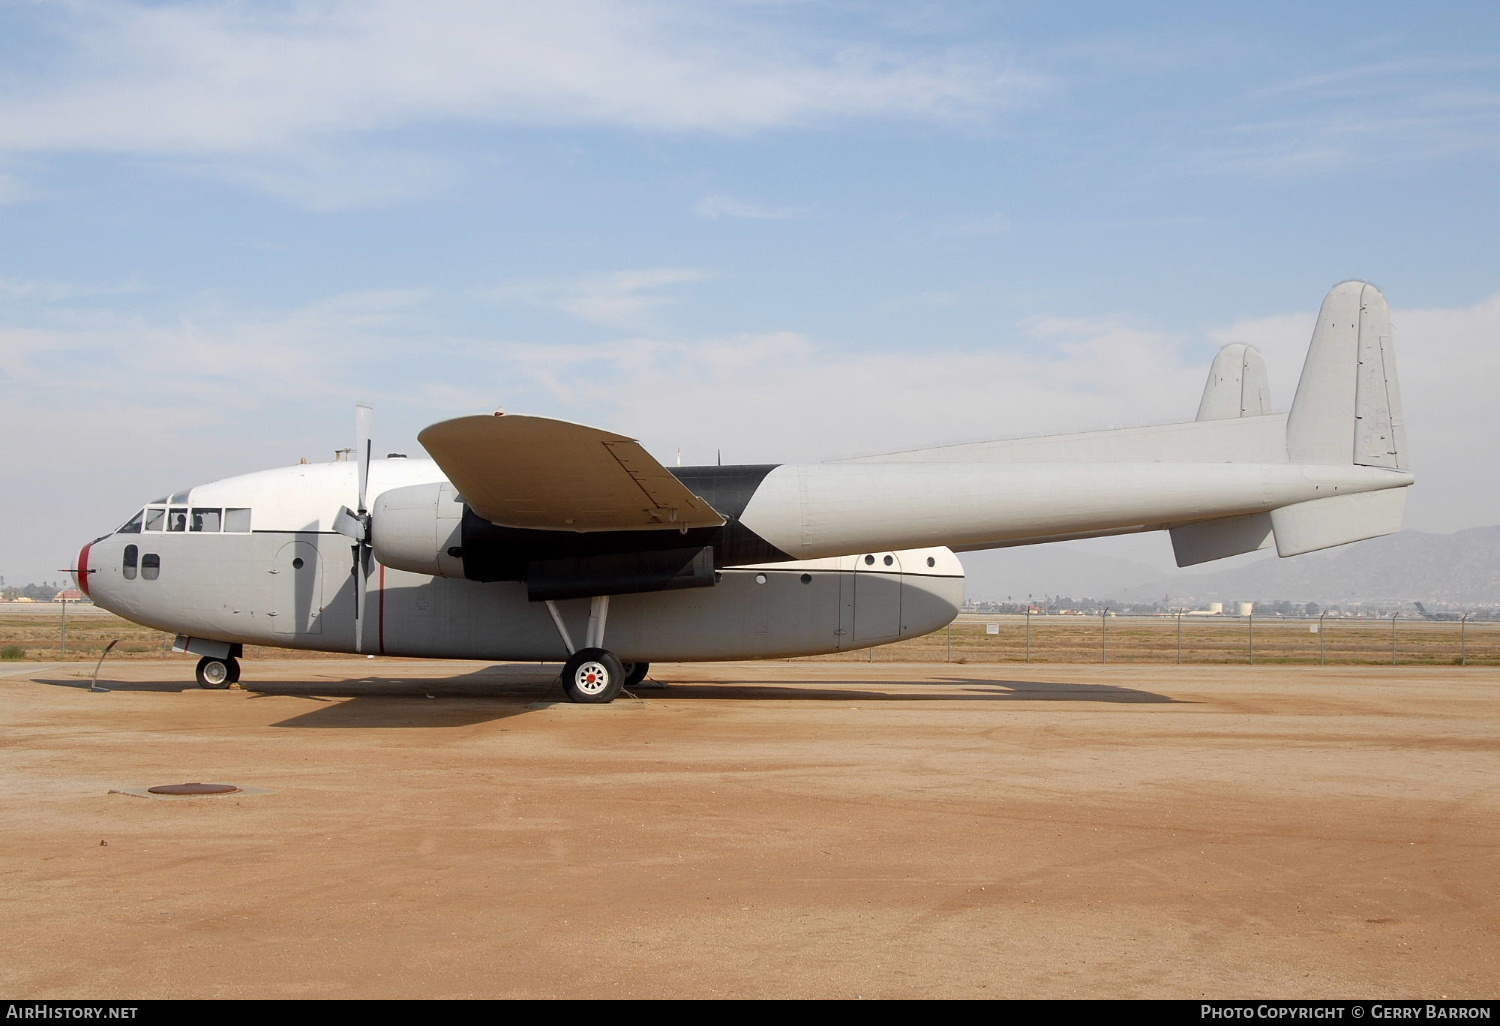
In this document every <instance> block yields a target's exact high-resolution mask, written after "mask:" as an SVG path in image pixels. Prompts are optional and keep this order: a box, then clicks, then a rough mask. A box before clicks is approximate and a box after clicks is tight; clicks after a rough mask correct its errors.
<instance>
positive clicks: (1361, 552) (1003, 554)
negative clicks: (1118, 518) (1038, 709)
mask: <svg viewBox="0 0 1500 1026" xmlns="http://www.w3.org/2000/svg"><path fill="white" fill-rule="evenodd" d="M1079 544H1081V543H1064V544H1062V545H1038V546H1030V547H1027V548H1021V549H1003V550H998V551H996V552H987V553H970V554H965V555H964V556H963V557H962V558H963V561H964V564H965V566H966V568H968V570H969V596H970V597H971V598H974V599H981V600H982V599H990V600H996V601H1004V600H1006V599H1009V598H1013V599H1014V600H1015V601H1022V600H1023V599H1024V598H1025V597H1026V596H1027V595H1028V594H1031V595H1035V596H1037V597H1040V596H1042V595H1069V596H1074V597H1080V598H1081V597H1084V596H1089V597H1094V598H1109V599H1116V600H1119V601H1121V602H1159V601H1161V600H1162V599H1163V597H1165V596H1170V600H1171V602H1172V603H1174V604H1175V603H1179V602H1196V603H1203V602H1236V601H1244V602H1271V601H1277V600H1287V601H1292V602H1317V603H1320V604H1322V605H1338V604H1350V603H1381V602H1385V603H1391V602H1396V603H1410V602H1422V603H1432V604H1436V605H1452V606H1464V605H1493V604H1500V525H1493V526H1489V527H1473V528H1469V529H1467V530H1463V531H1456V532H1454V533H1453V534H1429V533H1426V532H1423V531H1399V532H1397V533H1396V534H1392V535H1387V536H1386V537H1384V538H1374V539H1371V540H1369V541H1364V542H1357V543H1355V544H1353V545H1343V546H1339V547H1338V548H1333V549H1325V550H1323V551H1321V552H1311V553H1308V554H1306V555H1303V556H1292V557H1290V558H1288V559H1279V558H1277V556H1276V554H1275V552H1274V551H1270V552H1268V553H1257V554H1255V555H1253V556H1242V557H1236V558H1235V560H1233V561H1231V564H1233V563H1238V564H1239V565H1230V566H1228V567H1227V568H1224V569H1218V570H1214V569H1205V568H1203V567H1193V568H1190V569H1183V570H1179V569H1170V570H1163V569H1162V568H1160V567H1154V566H1151V565H1149V564H1146V563H1142V562H1137V561H1134V560H1128V559H1120V558H1116V557H1111V556H1107V555H1103V554H1101V553H1099V552H1097V551H1094V552H1089V551H1085V550H1082V549H1079V548H1077V547H1076V546H1077V545H1079ZM1069 545H1073V546H1075V547H1074V548H1071V549H1069V548H1068V546H1069Z"/></svg>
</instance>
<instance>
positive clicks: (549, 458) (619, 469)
mask: <svg viewBox="0 0 1500 1026" xmlns="http://www.w3.org/2000/svg"><path fill="white" fill-rule="evenodd" d="M417 440H418V441H420V442H421V443H422V445H423V447H425V448H426V449H427V451H428V453H430V454H431V456H432V458H433V460H435V461H436V462H437V465H438V466H439V467H441V468H442V470H443V473H444V474H446V475H448V480H450V481H452V482H453V485H454V487H456V488H457V489H458V490H459V492H460V493H462V495H463V498H464V501H465V502H466V503H467V504H468V505H469V508H470V509H472V510H473V511H474V512H475V513H477V514H479V515H480V516H481V517H483V518H484V519H486V520H488V521H490V522H491V523H493V524H498V525H500V526H501V527H519V528H527V529H531V530H539V531H576V532H587V531H651V530H674V529H675V530H685V529H687V528H693V527H718V526H720V525H722V524H723V523H724V518H723V517H721V516H720V515H719V514H718V512H717V511H716V510H715V509H714V508H713V507H712V506H710V505H709V504H708V503H707V502H705V501H704V500H703V499H702V498H700V497H699V496H697V495H694V494H693V493H692V492H691V491H689V490H688V489H687V487H686V486H684V485H683V484H682V482H681V481H679V480H677V478H675V477H673V476H672V474H671V472H670V471H668V470H667V468H666V467H664V466H662V465H661V464H660V463H658V462H657V461H656V460H655V459H653V458H652V457H651V455H650V454H649V453H648V452H646V450H645V449H643V448H641V445H640V443H639V442H637V441H636V440H635V439H633V438H626V437H625V436H624V435H618V434H615V433H614V432H612V431H604V430H602V429H600V428H594V427H588V426H586V425H583V424H573V423H570V422H568V421H564V420H552V419H550V418H547V417H528V416H520V415H516V414H506V415H504V416H492V417H484V416H478V417H458V418H456V419H454V420H445V421H442V422H440V423H437V424H433V425H432V426H430V427H428V428H425V429H424V430H423V431H422V432H421V434H419V435H418V436H417Z"/></svg>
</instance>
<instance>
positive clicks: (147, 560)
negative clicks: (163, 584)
mask: <svg viewBox="0 0 1500 1026" xmlns="http://www.w3.org/2000/svg"><path fill="white" fill-rule="evenodd" d="M160 576H161V556H159V555H157V554H156V553H155V552H148V553H146V554H145V555H144V556H142V557H141V580H143V581H154V580H156V579H157V578H158V577H160Z"/></svg>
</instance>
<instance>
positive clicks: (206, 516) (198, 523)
mask: <svg viewBox="0 0 1500 1026" xmlns="http://www.w3.org/2000/svg"><path fill="white" fill-rule="evenodd" d="M223 519H224V511H223V510H222V509H204V508H202V507H199V506H194V507H193V516H192V519H191V520H190V521H189V527H190V529H191V530H194V531H206V532H209V533H212V534H218V533H219V528H220V521H222V520H223Z"/></svg>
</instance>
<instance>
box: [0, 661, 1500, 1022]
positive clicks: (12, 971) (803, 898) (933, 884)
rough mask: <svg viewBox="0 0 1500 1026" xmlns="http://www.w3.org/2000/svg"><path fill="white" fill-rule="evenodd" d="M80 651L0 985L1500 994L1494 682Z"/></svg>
mask: <svg viewBox="0 0 1500 1026" xmlns="http://www.w3.org/2000/svg"><path fill="white" fill-rule="evenodd" d="M91 671H92V666H84V665H79V664H68V665H63V666H59V667H52V668H47V667H38V666H24V665H10V666H6V667H4V668H3V669H0V673H3V674H7V675H8V676H4V677H0V788H3V790H0V794H3V798H0V952H3V953H4V955H3V958H0V996H3V997H7V998H21V999H29V998H48V997H51V998H88V997H91V998H176V997H205V998H235V997H269V998H308V997H331V998H383V997H414V998H438V997H453V998H468V997H548V996H558V997H582V998H635V997H834V998H853V997H857V996H858V997H866V998H898V997H899V998H913V997H915V998H922V997H996V998H1000V997H1169V998H1170V997H1178V998H1199V997H1221V998H1223V997H1247V998H1248V997H1283V998H1285V997H1359V998H1375V997H1383V998H1396V997H1405V998H1437V997H1450V998H1493V997H1495V996H1496V995H1497V994H1500V883H1497V881H1500V672H1497V671H1496V670H1494V669H1467V670H1465V669H1461V668H1407V667H1402V668H1396V669H1388V670H1385V669H1376V668H1350V667H1339V668H1333V667H1330V668H1326V669H1321V668H1318V667H1295V668H1292V667H1258V666H1257V667H1253V668H1252V667H1203V666H1180V667H1178V666H1055V665H1054V666H1021V665H1012V666H973V665H964V666H960V665H943V664H905V665H902V664H890V663H874V664H870V665H860V664H857V663H843V664H840V663H807V662H803V663H733V664H715V665H710V666H687V665H669V666H662V667H659V668H657V670H656V672H655V674H654V676H655V677H656V678H657V679H658V680H661V681H665V682H667V687H666V688H664V689H661V690H642V691H640V692H639V693H638V695H639V697H638V698H633V699H632V698H622V699H621V700H619V701H617V702H615V703H614V704H613V705H610V706H603V707H597V706H574V705H569V704H566V703H561V702H560V698H561V695H560V692H559V691H558V689H557V688H556V685H555V684H554V682H553V674H555V672H556V667H537V666H535V665H513V666H505V665H502V666H486V665H481V664H477V663H435V662H418V661H408V660H394V659H383V660H365V659H332V660H326V661H321V662H316V661H306V660H297V661H287V662H275V661H258V662H254V663H249V664H247V665H246V670H245V677H246V680H245V688H246V689H245V690H234V691H222V692H210V691H202V690H199V689H198V688H197V687H196V686H192V685H191V662H190V661H188V660H183V659H173V660H162V661H131V662H121V663H119V664H116V665H114V666H110V665H109V664H106V666H105V671H104V672H105V679H104V680H102V681H101V683H104V684H106V685H107V686H109V687H110V688H112V690H111V691H110V692H109V693H107V694H103V693H91V692H90V691H89V690H88V677H89V674H90V672H91ZM185 781H213V782H218V781H223V782H229V783H234V784H238V785H240V786H242V787H245V788H253V789H261V790H263V791H264V792H265V793H243V794H238V795H228V796H216V797H198V798H146V797H137V796H134V795H130V794H120V793H111V792H112V791H123V790H126V789H131V788H144V787H148V786H151V785H156V784H171V783H181V782H185Z"/></svg>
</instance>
